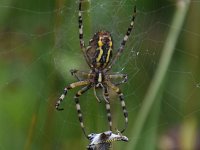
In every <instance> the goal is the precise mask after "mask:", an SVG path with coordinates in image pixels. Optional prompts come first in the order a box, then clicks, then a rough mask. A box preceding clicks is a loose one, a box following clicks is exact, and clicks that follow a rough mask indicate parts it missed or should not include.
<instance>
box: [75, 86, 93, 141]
mask: <svg viewBox="0 0 200 150" xmlns="http://www.w3.org/2000/svg"><path fill="white" fill-rule="evenodd" d="M91 87H92V84H89V85H87V86H85V87H83V88H82V89H81V90H79V91H78V92H77V93H76V95H75V96H74V100H75V103H76V110H77V113H78V119H79V122H80V125H81V128H82V130H83V133H84V135H85V137H86V138H88V136H87V134H86V132H85V126H84V124H83V115H82V112H81V106H80V104H79V97H80V96H81V95H82V94H83V93H85V92H86V91H87V90H89V89H90V88H91Z"/></svg>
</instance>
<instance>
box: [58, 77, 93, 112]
mask: <svg viewBox="0 0 200 150" xmlns="http://www.w3.org/2000/svg"><path fill="white" fill-rule="evenodd" d="M89 83H90V81H88V80H85V81H78V82H74V83H71V84H70V85H69V86H67V87H65V88H64V92H63V94H62V95H61V96H60V98H59V99H58V101H57V102H56V104H55V107H56V109H57V110H63V108H59V106H60V103H61V102H62V101H63V99H64V98H65V96H66V95H67V92H68V90H71V89H73V88H75V87H78V86H83V85H87V84H89Z"/></svg>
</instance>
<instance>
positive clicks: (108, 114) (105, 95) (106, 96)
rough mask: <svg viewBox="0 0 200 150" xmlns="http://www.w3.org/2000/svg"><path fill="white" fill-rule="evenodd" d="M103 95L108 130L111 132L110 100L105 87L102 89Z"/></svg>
mask: <svg viewBox="0 0 200 150" xmlns="http://www.w3.org/2000/svg"><path fill="white" fill-rule="evenodd" d="M103 95H104V99H105V101H106V111H107V118H108V123H109V127H110V130H111V131H112V117H111V112H110V98H109V94H108V87H107V86H104V87H103Z"/></svg>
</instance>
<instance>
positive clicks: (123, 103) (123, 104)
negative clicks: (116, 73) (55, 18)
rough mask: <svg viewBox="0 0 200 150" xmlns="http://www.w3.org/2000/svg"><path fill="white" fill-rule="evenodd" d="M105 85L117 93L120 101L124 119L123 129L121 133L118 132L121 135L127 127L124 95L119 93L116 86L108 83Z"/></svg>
mask: <svg viewBox="0 0 200 150" xmlns="http://www.w3.org/2000/svg"><path fill="white" fill-rule="evenodd" d="M106 83H107V85H108V86H109V87H110V88H111V89H112V90H114V91H115V92H116V93H117V95H118V97H119V99H120V102H121V107H122V110H123V113H124V118H125V127H124V129H123V130H122V131H120V132H121V133H123V132H124V131H125V130H126V128H127V125H128V112H127V110H126V104H125V101H124V94H123V93H122V92H121V90H120V89H119V87H117V86H116V85H114V84H112V83H111V82H109V81H107V82H106Z"/></svg>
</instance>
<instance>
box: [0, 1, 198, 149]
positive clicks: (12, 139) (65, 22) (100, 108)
mask: <svg viewBox="0 0 200 150" xmlns="http://www.w3.org/2000/svg"><path fill="white" fill-rule="evenodd" d="M178 2H179V3H176V2H174V1H173V2H172V1H155V0H154V1H153V0H151V1H136V2H135V1H133V0H126V1H124V0H109V1H108V0H101V1H100V0H90V1H89V2H87V1H86V2H85V4H84V8H83V9H84V12H83V14H84V16H83V17H84V20H83V21H84V38H85V42H86V43H88V40H89V39H90V38H91V37H92V36H93V34H94V33H95V32H96V31H98V30H108V31H110V32H111V33H112V36H113V38H114V48H115V49H117V48H118V47H119V44H120V42H121V40H122V38H123V36H124V34H125V31H126V29H127V27H128V25H129V23H130V19H131V15H132V12H133V8H134V5H136V6H137V18H136V22H135V30H134V31H133V33H132V35H131V37H130V39H129V41H128V43H127V45H126V49H125V51H124V53H123V55H122V56H121V57H120V59H119V60H118V61H117V63H116V64H115V66H114V68H113V72H122V73H127V74H128V77H129V80H128V82H127V83H126V84H124V85H122V86H121V89H122V90H123V93H124V95H125V100H126V105H127V109H128V112H129V126H128V128H127V130H126V131H125V133H124V134H125V135H126V136H127V137H128V138H129V140H130V141H129V142H128V143H124V142H115V143H114V144H113V148H112V149H113V150H122V149H123V150H133V149H135V150H155V149H162V150H169V149H172V150H173V148H174V147H176V148H179V149H182V150H188V149H191V150H192V149H195V148H196V149H197V147H196V146H197V143H198V141H200V140H198V139H197V137H199V136H200V135H199V134H200V129H199V126H200V125H199V124H200V111H199V110H200V101H199V100H200V69H199V66H200V51H199V49H200V44H199V41H200V28H199V26H200V21H199V17H200V13H199V10H200V3H198V2H195V1H192V2H191V3H190V4H189V3H187V2H188V1H184V0H179V1H178ZM185 2H186V5H185V6H184V3H185ZM77 7H78V5H77V2H76V1H73V0H65V1H63V0H51V1H39V0H36V1H35V0H29V1H27V0H20V1H18V2H17V1H14V0H4V1H1V2H0V8H1V9H0V39H1V40H0V150H11V149H13V150H22V149H25V150H35V149H36V150H40V149H41V150H51V149H52V150H68V149H70V150H82V149H85V148H86V146H87V144H88V141H87V139H85V137H84V135H83V133H82V131H81V128H80V125H79V122H78V118H77V113H76V110H75V103H74V101H73V96H74V94H75V92H76V91H77V89H74V90H71V91H70V92H69V94H68V95H67V97H66V98H65V101H64V102H63V103H62V106H63V107H64V108H65V110H64V111H62V112H58V111H56V110H55V108H54V104H55V102H56V100H57V98H58V97H59V96H60V94H61V93H62V91H63V89H64V87H65V86H66V85H67V84H69V83H71V82H74V81H76V79H75V78H73V77H72V76H71V74H70V72H69V70H70V69H80V70H86V71H87V70H88V69H89V68H88V67H87V64H86V63H85V61H84V57H83V55H82V53H81V50H80V47H79V41H78V22H77V16H78V10H77ZM110 97H111V98H112V101H111V109H112V116H113V123H114V128H118V129H121V128H123V125H124V118H123V113H122V110H121V108H120V103H119V100H118V99H117V96H116V95H115V94H114V93H113V92H112V91H110ZM80 101H81V108H82V112H83V115H84V122H85V126H86V130H87V132H88V134H89V133H90V132H103V131H106V130H108V125H107V117H106V110H105V105H104V103H103V102H102V103H98V102H97V100H96V99H95V97H94V95H93V91H92V90H90V91H89V92H88V93H87V94H84V95H83V96H82V97H81V98H80ZM198 144H199V143H198ZM199 149H200V148H199Z"/></svg>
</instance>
